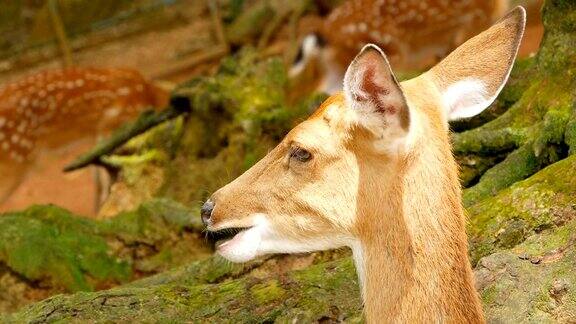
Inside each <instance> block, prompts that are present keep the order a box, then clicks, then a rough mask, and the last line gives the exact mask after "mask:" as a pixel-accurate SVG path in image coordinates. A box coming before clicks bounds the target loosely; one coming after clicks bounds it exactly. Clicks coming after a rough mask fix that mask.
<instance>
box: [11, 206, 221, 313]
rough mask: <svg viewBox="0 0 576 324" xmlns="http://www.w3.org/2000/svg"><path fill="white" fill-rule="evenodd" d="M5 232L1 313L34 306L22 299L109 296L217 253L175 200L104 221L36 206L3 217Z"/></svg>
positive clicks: (197, 225)
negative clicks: (102, 292) (116, 288)
mask: <svg viewBox="0 0 576 324" xmlns="http://www.w3.org/2000/svg"><path fill="white" fill-rule="evenodd" d="M194 216H195V215H194ZM0 228H2V231H0V281H2V282H3V284H5V285H6V286H4V287H2V289H0V297H2V298H0V310H1V311H7V310H14V308H15V307H18V306H21V304H22V303H25V302H27V300H26V298H23V299H22V300H21V301H20V302H14V301H13V299H15V298H16V297H15V296H12V294H14V293H18V292H23V291H24V292H27V294H28V295H30V296H31V297H30V299H32V300H34V299H35V298H42V297H45V296H47V295H49V294H50V292H52V293H55V292H56V293H57V292H66V291H68V292H74V291H93V290H95V289H103V288H108V287H110V286H113V285H118V284H121V283H126V282H128V281H130V280H133V279H136V278H139V277H141V276H142V275H146V274H148V275H149V274H154V273H158V272H160V271H163V270H166V269H167V268H169V267H171V266H176V265H180V264H184V263H185V262H187V261H190V260H194V259H198V258H203V257H205V256H207V255H208V254H209V253H211V249H210V247H209V246H207V245H206V244H205V243H204V242H203V240H202V234H201V224H200V221H199V220H198V218H197V217H193V216H192V215H191V213H190V210H188V209H186V208H185V207H183V206H182V205H180V204H178V203H176V202H173V201H170V200H167V199H155V200H152V201H149V202H147V203H146V204H144V205H142V206H141V207H140V208H138V209H137V210H135V211H132V212H126V213H123V214H121V215H118V216H117V217H115V218H113V219H109V220H104V221H94V220H90V219H86V218H83V217H80V216H77V215H73V214H71V213H70V212H68V211H66V210H64V209H61V208H59V207H56V206H33V207H30V208H28V209H26V210H25V211H22V212H11V213H7V214H4V215H1V216H0ZM14 287H20V288H18V289H16V288H14ZM34 296H36V297H34Z"/></svg>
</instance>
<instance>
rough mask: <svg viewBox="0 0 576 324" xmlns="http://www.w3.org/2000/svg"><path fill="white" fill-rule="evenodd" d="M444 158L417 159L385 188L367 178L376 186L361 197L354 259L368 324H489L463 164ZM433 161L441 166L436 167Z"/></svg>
mask: <svg viewBox="0 0 576 324" xmlns="http://www.w3.org/2000/svg"><path fill="white" fill-rule="evenodd" d="M428 153H435V155H436V156H437V155H438V152H428ZM441 154H442V155H443V156H441V157H442V158H441V159H438V158H436V159H430V158H427V159H426V160H427V163H424V161H422V160H419V159H424V158H426V155H427V153H426V152H424V153H422V156H420V157H415V158H414V157H413V160H412V161H410V162H407V163H405V164H404V166H403V167H400V168H399V169H398V170H397V172H398V173H397V174H396V176H391V177H389V178H386V177H381V178H380V179H381V180H379V182H380V183H378V182H374V180H369V179H366V180H365V181H366V182H367V183H371V184H370V185H368V189H367V190H366V191H365V192H362V191H361V192H360V194H361V196H365V197H364V198H362V197H361V196H360V198H359V206H362V207H361V208H362V210H360V215H359V219H362V220H364V221H365V222H366V223H365V224H360V226H359V232H360V233H359V237H360V240H359V241H358V242H357V243H356V246H353V253H354V259H355V262H356V266H357V269H358V273H359V277H360V281H361V284H362V292H363V298H364V304H365V312H366V316H367V320H368V322H370V323H373V322H381V321H382V320H385V319H398V320H400V321H401V322H404V321H406V322H414V321H416V322H422V321H431V320H433V321H449V322H452V321H453V320H457V321H462V322H482V321H483V317H482V309H481V304H480V302H479V299H478V296H477V293H476V290H475V288H474V284H473V279H472V278H473V276H472V270H471V267H470V263H469V260H468V255H467V239H466V234H465V225H464V224H465V222H464V215H463V209H462V206H461V198H460V187H459V182H458V177H457V173H456V172H455V170H457V166H456V164H455V162H454V159H453V158H452V155H451V154H450V151H449V150H448V151H447V152H441ZM435 160H436V161H443V162H442V163H441V164H440V163H438V165H435V166H430V162H429V161H435ZM374 173H376V172H374ZM380 174H382V173H380ZM398 175H400V176H398ZM370 178H371V179H374V178H375V177H374V176H372V177H370ZM362 181H363V180H362V179H361V182H362ZM376 181H378V180H376ZM375 193H378V194H377V195H376V196H375V195H374V194H375Z"/></svg>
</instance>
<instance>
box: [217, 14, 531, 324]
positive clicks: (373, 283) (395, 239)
mask: <svg viewBox="0 0 576 324" xmlns="http://www.w3.org/2000/svg"><path fill="white" fill-rule="evenodd" d="M524 21H525V15H524V12H523V10H521V9H516V10H515V11H513V12H512V13H511V14H509V15H508V16H507V17H506V18H505V19H504V20H503V21H501V22H500V23H498V24H497V25H496V26H494V27H492V28H491V29H489V30H487V31H486V32H484V33H483V34H481V35H479V36H477V37H476V38H474V39H472V40H471V41H469V42H468V43H466V44H464V45H463V46H462V47H461V48H459V49H458V50H456V51H455V53H454V54H452V55H451V56H449V57H448V58H447V59H446V60H445V61H443V62H442V63H440V64H439V65H438V66H437V67H435V68H433V69H432V70H431V71H429V72H428V73H425V74H423V75H422V76H420V77H418V78H416V79H413V80H410V81H406V82H403V83H402V84H401V85H398V84H397V83H396V81H395V79H394V77H393V75H388V74H391V71H390V70H389V65H388V63H387V61H386V60H385V59H383V58H379V57H378V55H373V54H374V53H377V52H375V51H370V48H369V49H367V50H363V51H362V53H361V54H360V55H359V56H358V57H357V58H356V59H355V60H354V62H353V63H352V64H351V66H350V68H349V73H347V76H346V81H345V83H347V86H345V94H342V93H338V94H336V95H334V96H332V97H330V98H329V99H328V100H327V101H326V102H325V103H324V104H322V105H321V106H320V108H319V109H318V110H317V111H316V112H315V113H314V114H313V115H312V116H311V117H310V118H309V119H308V120H307V121H305V122H303V123H302V124H300V125H298V126H297V127H296V128H294V129H293V130H292V131H291V132H290V133H289V134H288V135H287V136H286V138H285V139H284V140H283V141H282V142H281V143H280V144H279V145H278V146H277V147H276V148H275V149H274V150H273V151H272V152H270V153H269V154H268V155H267V156H266V157H265V158H263V159H262V160H261V161H260V162H258V163H257V164H256V165H255V166H254V167H253V168H251V169H250V170H248V171H247V172H246V173H245V174H243V175H242V176H240V177H239V178H238V179H236V180H234V181H233V182H232V183H230V184H228V185H227V186H225V187H224V188H222V189H220V190H218V191H217V192H216V193H215V194H214V195H213V196H212V198H211V199H212V200H213V202H214V203H215V208H214V210H213V212H212V217H211V221H210V224H209V227H208V229H209V230H217V229H222V228H228V227H257V226H259V225H257V224H256V223H255V216H254V215H256V214H258V215H264V217H265V219H266V222H267V223H269V224H268V225H267V226H269V228H268V229H267V230H268V231H269V232H270V233H272V235H271V236H272V237H273V239H272V240H271V241H270V240H269V241H267V242H265V243H261V244H263V245H265V244H268V245H270V244H272V243H276V242H283V243H282V244H283V245H282V246H280V247H278V246H276V247H274V248H269V249H268V250H266V251H264V252H270V251H283V252H293V251H307V250H315V249H322V248H335V247H338V246H342V245H350V246H351V247H352V248H353V250H354V255H355V260H356V261H357V266H358V272H359V274H360V277H361V279H362V280H363V283H362V284H363V297H364V303H365V313H366V318H367V320H368V322H369V323H382V322H391V321H393V322H400V323H424V322H446V323H482V322H484V317H483V313H482V306H481V302H480V299H479V298H478V295H477V293H476V290H475V288H474V282H473V275H472V269H471V267H470V263H469V260H468V254H467V251H468V246H467V239H466V232H465V216H464V210H463V207H462V203H461V189H460V183H459V179H458V167H457V164H456V162H455V160H454V158H453V156H452V153H451V146H450V141H449V132H448V122H447V116H446V112H445V110H444V108H445V107H444V104H443V97H442V94H443V93H444V91H445V90H446V88H447V87H448V86H449V85H450V82H455V81H458V80H467V79H470V78H472V79H474V80H481V81H482V82H484V83H485V85H486V91H487V93H486V95H487V96H489V97H494V96H496V95H497V94H498V91H499V90H500V87H501V85H502V83H503V82H504V81H505V80H506V77H507V75H508V72H509V70H510V67H511V64H512V62H513V60H514V57H515V55H516V51H517V48H518V45H519V40H520V37H521V35H522V30H523V23H524ZM476 65H477V66H478V68H477V69H475V68H474V66H476ZM489 66H491V68H488V67H489ZM371 69H377V70H376V72H377V73H379V74H378V77H375V75H373V74H370V73H365V71H371ZM363 71H364V72H363ZM363 78H368V79H369V80H368V82H366V79H363ZM373 82H376V83H377V84H375V85H374V84H372V83H373ZM366 84H367V85H368V87H366V86H365V85H366ZM363 85H364V86H363ZM381 89H386V91H381ZM398 91H400V92H401V93H402V94H403V96H402V97H404V98H405V102H404V100H402V98H400V97H398V96H394V95H392V96H391V94H394V93H397V92H398ZM358 93H359V94H360V95H362V94H367V95H372V97H374V98H377V99H378V100H376V101H377V102H375V100H366V99H365V98H370V96H367V97H364V98H361V99H360V100H357V99H354V98H355V97H356V94H358ZM366 101H368V104H370V103H371V104H376V105H379V104H385V105H389V104H394V105H395V106H394V107H395V110H394V113H391V112H390V111H386V112H381V111H380V112H379V111H378V109H373V110H370V109H367V108H366V107H368V108H369V107H372V106H369V105H368V106H365V104H366ZM402 110H406V111H409V115H410V119H409V123H410V130H409V133H408V135H406V137H403V136H404V135H403V133H402V129H403V127H402V123H401V122H399V121H400V120H401V119H402V114H401V111H402ZM358 116H360V117H358ZM395 121H396V122H397V123H396V124H395V123H394V122H395ZM395 125H396V126H395ZM394 127H397V128H398V130H397V131H393V129H391V128H394ZM398 141H401V143H403V145H398V146H397V145H396V144H395V143H397V142H398ZM294 147H299V148H303V149H305V150H307V151H309V152H310V153H311V154H312V156H313V158H312V159H311V160H310V161H308V162H299V161H296V160H294V159H293V158H292V157H291V154H290V152H292V150H293V148H294ZM247 231H249V230H247ZM262 242H264V241H262ZM270 242H272V243H270ZM286 242H287V243H286ZM351 242H352V243H351ZM356 245H359V246H361V249H356V248H355V246H356ZM296 246H297V248H296ZM360 252H361V253H360Z"/></svg>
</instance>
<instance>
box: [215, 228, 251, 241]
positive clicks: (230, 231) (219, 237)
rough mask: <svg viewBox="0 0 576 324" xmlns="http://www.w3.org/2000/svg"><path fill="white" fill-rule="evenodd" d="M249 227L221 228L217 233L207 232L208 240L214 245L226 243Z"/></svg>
mask: <svg viewBox="0 0 576 324" xmlns="http://www.w3.org/2000/svg"><path fill="white" fill-rule="evenodd" d="M250 228H251V227H231V228H223V229H221V230H217V231H209V232H208V235H207V237H208V240H209V241H210V242H212V243H214V244H216V245H219V244H221V243H224V242H227V241H229V240H231V239H233V238H234V237H235V236H236V235H238V234H240V233H241V232H243V231H246V230H248V229H250Z"/></svg>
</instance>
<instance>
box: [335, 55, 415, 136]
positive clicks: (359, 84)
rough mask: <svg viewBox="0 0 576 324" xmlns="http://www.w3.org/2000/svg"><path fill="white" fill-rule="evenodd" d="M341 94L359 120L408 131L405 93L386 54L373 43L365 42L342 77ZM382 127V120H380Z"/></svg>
mask: <svg viewBox="0 0 576 324" xmlns="http://www.w3.org/2000/svg"><path fill="white" fill-rule="evenodd" d="M344 95H345V97H346V101H347V103H348V104H349V106H350V107H351V108H352V109H354V110H355V111H356V112H357V113H358V114H360V115H361V117H362V118H361V120H363V121H368V122H369V124H372V125H373V124H374V123H373V122H371V121H384V125H385V126H386V128H390V127H399V128H401V129H403V130H404V131H408V126H409V113H408V105H407V104H406V99H405V98H404V94H403V92H402V89H401V88H400V85H399V84H398V81H397V80H396V77H395V76H394V73H393V72H392V69H391V68H390V63H388V59H387V58H386V55H384V53H383V52H382V50H381V49H380V48H379V47H378V46H376V45H372V44H369V45H366V46H364V48H363V49H362V51H361V52H360V54H358V56H356V58H355V59H354V61H352V63H351V64H350V66H349V67H348V70H347V71H346V74H345V76H344ZM378 126H379V127H382V123H379V125H378Z"/></svg>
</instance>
